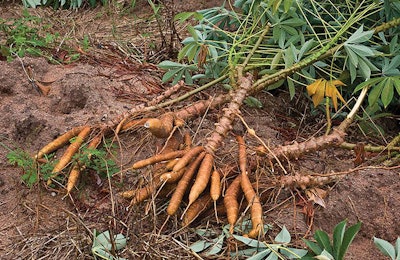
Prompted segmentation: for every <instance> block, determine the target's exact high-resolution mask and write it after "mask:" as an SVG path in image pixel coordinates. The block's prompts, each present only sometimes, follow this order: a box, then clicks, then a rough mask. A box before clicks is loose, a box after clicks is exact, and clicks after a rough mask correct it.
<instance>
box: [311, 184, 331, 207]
mask: <svg viewBox="0 0 400 260" xmlns="http://www.w3.org/2000/svg"><path fill="white" fill-rule="evenodd" d="M327 194H328V192H327V191H326V190H323V189H320V188H312V189H309V190H306V195H307V197H308V200H309V201H313V202H314V203H315V204H318V205H320V206H321V207H323V208H326V203H325V201H324V198H325V197H326V195H327Z"/></svg>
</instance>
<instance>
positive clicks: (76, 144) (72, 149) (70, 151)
mask: <svg viewBox="0 0 400 260" xmlns="http://www.w3.org/2000/svg"><path fill="white" fill-rule="evenodd" d="M90 131H91V128H90V126H86V127H84V128H83V129H82V131H81V132H80V133H79V134H78V136H77V137H76V139H75V141H73V142H72V143H71V144H70V145H69V146H68V148H67V150H66V151H65V153H64V154H63V156H62V157H61V158H60V161H59V162H58V163H57V165H56V166H54V169H53V173H58V172H60V171H61V170H62V169H64V167H65V166H66V165H67V164H68V163H69V162H70V161H71V159H72V156H74V154H76V152H77V151H78V150H79V148H80V147H81V145H82V143H83V141H84V140H85V139H86V137H88V135H89V134H90Z"/></svg>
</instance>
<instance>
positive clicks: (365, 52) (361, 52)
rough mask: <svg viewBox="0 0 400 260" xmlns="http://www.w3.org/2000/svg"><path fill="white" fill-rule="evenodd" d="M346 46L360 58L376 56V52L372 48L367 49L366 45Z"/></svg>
mask: <svg viewBox="0 0 400 260" xmlns="http://www.w3.org/2000/svg"><path fill="white" fill-rule="evenodd" d="M346 46H347V47H348V48H350V49H351V50H352V51H354V52H355V53H357V55H358V56H361V57H365V56H373V55H375V52H374V51H373V50H372V49H371V48H369V47H367V46H365V45H360V44H349V45H346Z"/></svg>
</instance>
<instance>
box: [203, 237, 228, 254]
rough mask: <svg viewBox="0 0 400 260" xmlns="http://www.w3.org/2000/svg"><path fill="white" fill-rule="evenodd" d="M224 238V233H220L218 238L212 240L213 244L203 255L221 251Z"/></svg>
mask: <svg viewBox="0 0 400 260" xmlns="http://www.w3.org/2000/svg"><path fill="white" fill-rule="evenodd" d="M224 238H225V235H224V234H222V235H220V236H219V237H218V238H216V239H215V240H214V241H213V242H214V243H213V246H212V247H210V249H209V250H207V252H206V253H205V254H204V255H205V256H212V255H216V254H218V253H219V252H221V251H222V246H223V243H224Z"/></svg>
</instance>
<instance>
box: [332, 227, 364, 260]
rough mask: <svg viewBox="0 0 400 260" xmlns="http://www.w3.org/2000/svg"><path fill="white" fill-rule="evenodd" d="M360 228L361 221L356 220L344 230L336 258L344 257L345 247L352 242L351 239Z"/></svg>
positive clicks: (340, 259)
mask: <svg viewBox="0 0 400 260" xmlns="http://www.w3.org/2000/svg"><path fill="white" fill-rule="evenodd" d="M360 228H361V222H358V223H357V224H355V225H353V226H351V227H349V228H348V229H347V230H346V231H345V232H344V236H343V240H342V245H341V247H340V250H339V254H338V258H337V260H342V259H344V255H345V254H346V252H347V249H348V248H349V246H350V244H351V242H353V239H354V238H355V237H356V235H357V233H358V231H359V230H360Z"/></svg>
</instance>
